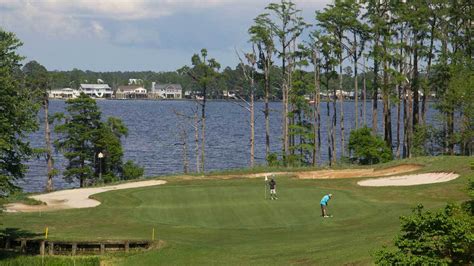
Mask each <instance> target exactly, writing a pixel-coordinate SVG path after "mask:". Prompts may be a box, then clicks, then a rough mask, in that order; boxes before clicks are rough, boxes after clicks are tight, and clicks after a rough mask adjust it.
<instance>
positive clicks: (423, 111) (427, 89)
mask: <svg viewBox="0 0 474 266" xmlns="http://www.w3.org/2000/svg"><path fill="white" fill-rule="evenodd" d="M433 20H434V21H433V23H432V24H431V30H430V31H431V34H430V48H429V52H428V65H427V66H426V76H427V77H426V78H427V79H429V77H430V72H431V61H432V59H433V48H434V34H435V26H436V16H435V17H434V18H433ZM428 84H429V82H428ZM429 93H430V87H429V85H427V87H425V90H424V92H423V96H422V98H421V100H422V105H421V123H422V124H423V125H425V124H426V112H427V107H426V106H427V103H426V102H427V95H428V94H429Z"/></svg>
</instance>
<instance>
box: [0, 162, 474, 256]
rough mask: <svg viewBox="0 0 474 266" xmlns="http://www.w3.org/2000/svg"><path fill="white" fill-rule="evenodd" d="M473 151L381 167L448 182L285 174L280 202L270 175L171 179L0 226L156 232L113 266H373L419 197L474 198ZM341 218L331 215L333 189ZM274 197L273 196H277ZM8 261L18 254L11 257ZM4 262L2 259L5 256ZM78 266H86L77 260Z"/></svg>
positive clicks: (103, 235)
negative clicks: (271, 192) (472, 182)
mask: <svg viewBox="0 0 474 266" xmlns="http://www.w3.org/2000/svg"><path fill="white" fill-rule="evenodd" d="M470 160H472V158H468V157H425V158H419V159H411V160H404V161H397V162H392V163H390V164H385V165H381V166H380V167H387V166H392V165H396V164H401V163H420V164H423V165H425V167H424V168H423V169H421V170H419V171H417V172H416V173H422V172H437V171H443V172H456V173H458V174H460V177H459V178H457V179H455V180H453V181H450V182H446V183H439V184H431V185H419V186H407V187H361V186H358V185H357V184H356V183H357V181H360V180H361V179H363V178H351V179H331V180H329V179H326V180H316V179H315V180H300V179H296V178H292V177H291V176H284V177H283V176H282V177H277V178H276V181H277V192H278V197H279V199H278V200H274V201H271V200H268V199H265V198H264V197H265V186H264V180H263V179H262V178H253V179H249V178H233V179H212V178H210V179H197V180H190V179H179V178H172V177H169V178H167V181H168V183H167V184H165V185H161V186H153V187H144V188H137V189H126V190H117V191H111V192H106V193H101V194H97V195H94V196H93V197H94V198H96V199H98V200H99V201H101V202H102V204H101V205H99V206H98V207H95V208H87V209H71V210H63V211H51V212H43V213H3V214H1V216H0V217H1V222H0V227H2V228H19V229H22V230H27V231H29V232H33V233H38V234H40V233H42V232H43V231H44V228H45V227H48V228H49V239H58V240H97V239H150V238H151V234H152V230H153V228H155V230H156V235H157V238H158V239H160V240H162V241H163V243H164V246H163V247H162V248H160V249H156V250H151V251H146V252H136V253H133V252H132V253H129V254H114V255H105V256H103V257H100V259H101V260H102V261H103V262H104V263H105V264H106V265H107V264H110V265H157V264H160V265H189V264H192V265H196V264H198V265H270V264H271V265H288V264H303V265H315V264H316V265H340V264H363V265H365V264H371V263H373V258H372V254H373V253H374V252H375V251H376V250H378V249H380V248H381V247H382V246H384V245H386V246H391V244H392V240H393V238H394V237H395V235H396V234H397V232H398V231H399V224H400V223H399V217H400V216H401V215H407V214H409V213H410V212H411V209H412V208H413V207H415V206H416V205H417V204H419V203H422V204H424V205H425V206H426V207H427V208H439V207H442V206H444V205H445V204H446V203H447V202H461V201H464V200H466V199H467V198H468V194H467V184H468V178H469V177H471V176H473V171H472V170H471V169H470V165H469V162H470ZM327 193H332V194H333V195H334V196H333V198H332V199H331V201H330V202H329V206H328V209H329V213H330V214H331V215H333V217H331V218H322V217H321V211H320V206H319V201H320V199H321V197H322V196H323V195H324V194H327ZM267 196H268V194H267ZM6 261H8V260H6ZM0 264H2V261H0ZM76 265H77V264H76Z"/></svg>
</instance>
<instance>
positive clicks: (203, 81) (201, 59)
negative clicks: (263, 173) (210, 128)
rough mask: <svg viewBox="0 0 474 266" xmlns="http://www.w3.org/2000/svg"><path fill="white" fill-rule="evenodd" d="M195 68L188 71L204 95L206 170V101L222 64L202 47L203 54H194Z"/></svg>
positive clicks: (202, 144)
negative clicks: (208, 55)
mask: <svg viewBox="0 0 474 266" xmlns="http://www.w3.org/2000/svg"><path fill="white" fill-rule="evenodd" d="M191 61H192V64H193V68H192V69H190V70H189V71H188V75H189V76H190V77H191V78H192V79H193V80H194V82H196V84H197V85H198V87H199V88H200V92H199V94H200V96H201V97H202V101H201V102H200V105H201V121H200V122H201V163H200V165H201V171H202V172H204V170H205V154H206V153H205V147H206V101H207V96H208V93H209V88H210V87H211V86H212V85H213V84H214V82H215V81H216V78H217V77H218V74H219V73H218V70H219V68H220V67H221V66H220V64H219V63H218V62H217V61H216V60H215V59H214V58H211V59H208V58H207V50H206V49H202V50H201V55H198V54H194V55H193V57H192V58H191Z"/></svg>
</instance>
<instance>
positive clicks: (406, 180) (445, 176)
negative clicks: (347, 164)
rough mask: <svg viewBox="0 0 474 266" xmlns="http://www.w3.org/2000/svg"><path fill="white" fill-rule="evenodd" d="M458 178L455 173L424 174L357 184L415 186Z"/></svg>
mask: <svg viewBox="0 0 474 266" xmlns="http://www.w3.org/2000/svg"><path fill="white" fill-rule="evenodd" d="M458 177H459V175H458V174H455V173H424V174H417V175H402V176H391V177H385V178H375V179H368V180H362V181H359V182H357V184H358V185H359V186H366V187H389V186H415V185H425V184H434V183H442V182H448V181H451V180H454V179H456V178H458Z"/></svg>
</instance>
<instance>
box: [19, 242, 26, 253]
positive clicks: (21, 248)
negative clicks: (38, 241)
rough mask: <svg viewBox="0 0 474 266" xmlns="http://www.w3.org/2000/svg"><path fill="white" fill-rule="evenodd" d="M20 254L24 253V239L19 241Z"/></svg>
mask: <svg viewBox="0 0 474 266" xmlns="http://www.w3.org/2000/svg"><path fill="white" fill-rule="evenodd" d="M20 252H21V253H26V239H21V240H20Z"/></svg>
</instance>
